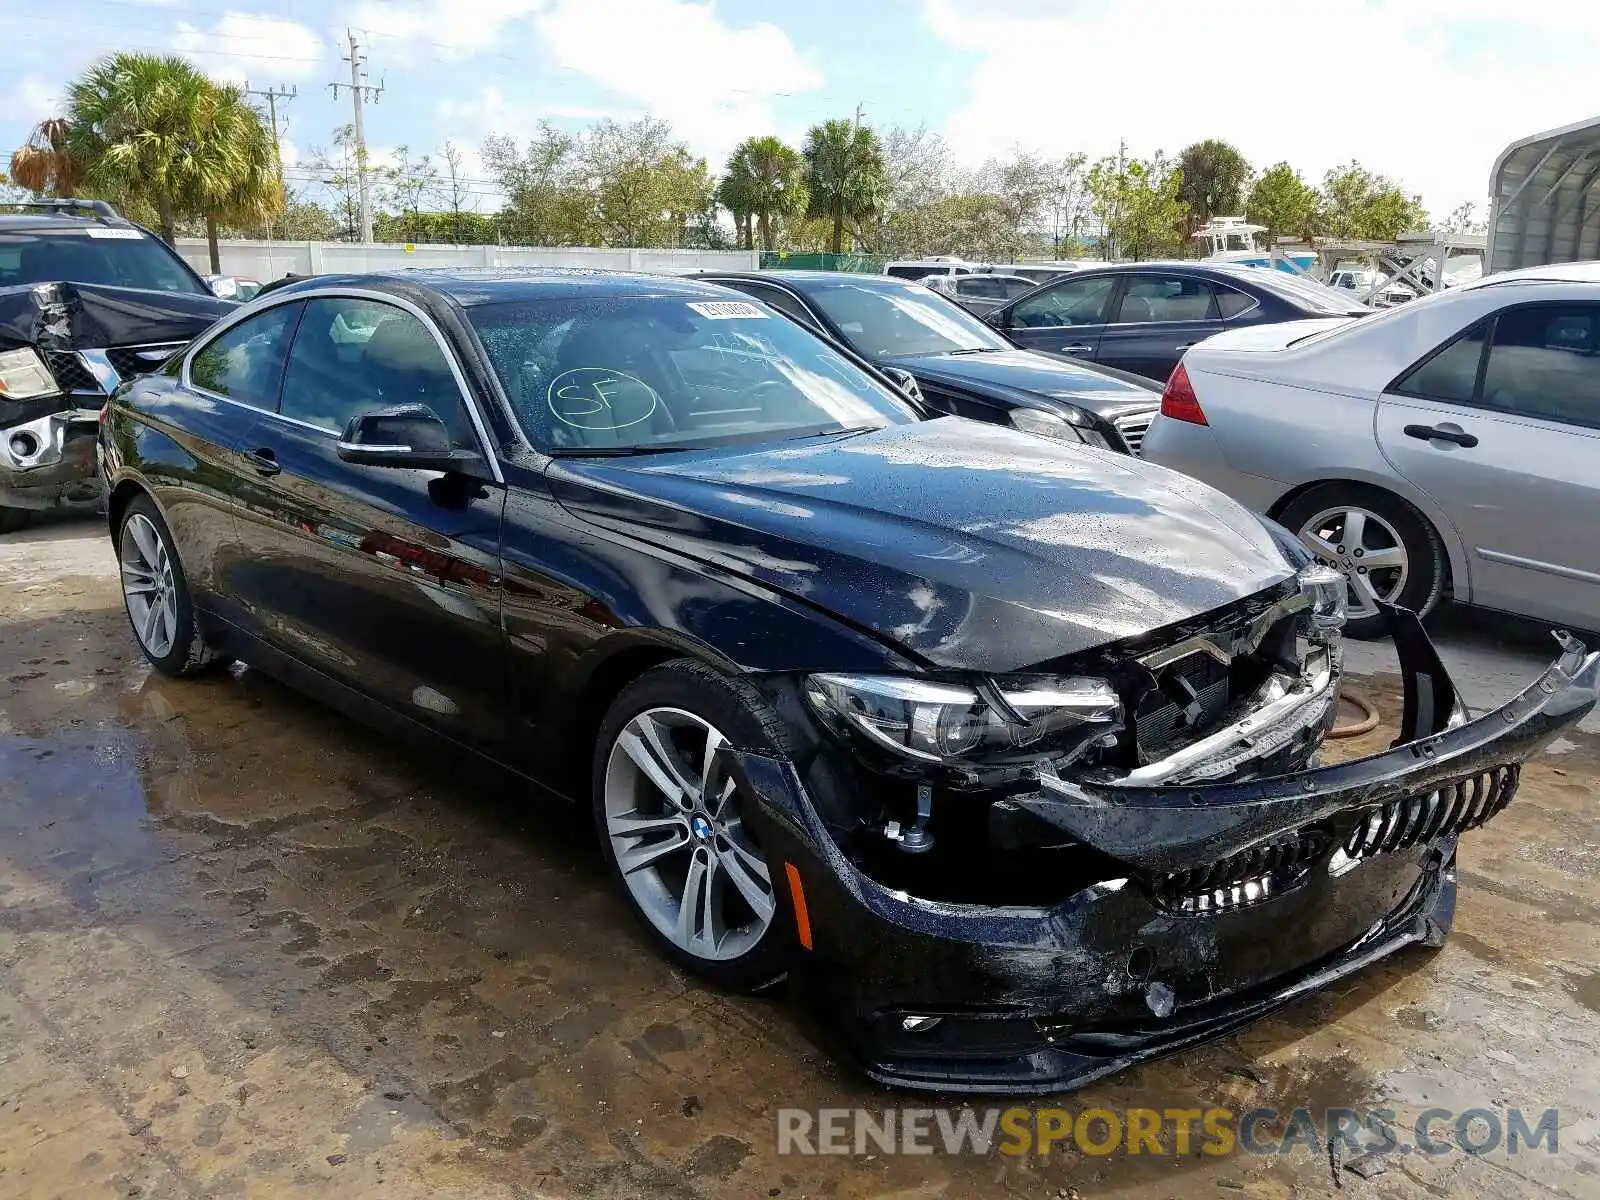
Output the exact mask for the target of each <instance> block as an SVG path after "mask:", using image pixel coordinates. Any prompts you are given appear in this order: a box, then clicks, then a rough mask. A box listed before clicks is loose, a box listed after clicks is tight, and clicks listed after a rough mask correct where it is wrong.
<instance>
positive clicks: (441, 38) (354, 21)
mask: <svg viewBox="0 0 1600 1200" xmlns="http://www.w3.org/2000/svg"><path fill="white" fill-rule="evenodd" d="M545 7H547V0H474V2H473V4H472V6H471V9H470V12H469V11H464V10H463V8H462V7H461V5H460V4H459V3H456V2H455V0H400V2H397V0H361V2H360V3H358V4H357V5H356V6H355V8H354V9H353V10H351V13H350V17H349V22H350V25H351V27H352V28H353V29H355V30H357V31H358V32H364V33H366V34H367V36H368V37H371V38H377V39H379V40H381V42H382V52H383V55H384V57H385V58H386V59H389V60H391V61H400V62H415V61H417V60H418V59H430V58H442V59H445V60H447V61H454V60H456V59H459V58H463V57H466V56H468V55H471V54H474V53H477V52H480V51H484V50H489V49H492V48H494V47H497V46H500V45H502V44H503V43H504V41H505V26H506V25H508V24H510V23H512V22H515V21H518V20H520V19H521V18H523V17H527V16H530V15H531V14H533V13H536V12H539V11H541V10H542V9H544V8H545Z"/></svg>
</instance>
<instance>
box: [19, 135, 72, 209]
mask: <svg viewBox="0 0 1600 1200" xmlns="http://www.w3.org/2000/svg"><path fill="white" fill-rule="evenodd" d="M70 128H71V127H70V125H69V124H68V123H67V121H66V120H65V118H62V117H50V118H48V119H46V120H43V121H40V122H39V124H38V125H36V126H35V127H34V130H33V133H32V134H31V135H30V136H29V138H28V141H27V143H26V144H25V145H23V146H21V147H19V148H18V149H17V151H16V153H14V154H13V155H12V156H11V181H12V182H13V183H15V184H16V185H17V186H18V187H22V188H27V189H28V190H29V191H30V192H33V193H34V194H36V195H41V196H43V195H56V196H71V195H75V194H76V193H77V190H78V181H79V179H80V178H81V177H82V175H83V170H82V164H81V163H79V162H78V160H77V159H76V158H75V157H73V154H72V151H71V150H69V149H68V148H67V134H68V131H69V129H70Z"/></svg>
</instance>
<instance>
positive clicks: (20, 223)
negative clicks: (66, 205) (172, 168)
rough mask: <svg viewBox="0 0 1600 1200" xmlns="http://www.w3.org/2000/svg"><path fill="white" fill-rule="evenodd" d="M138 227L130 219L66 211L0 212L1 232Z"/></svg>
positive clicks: (49, 231) (62, 231)
mask: <svg viewBox="0 0 1600 1200" xmlns="http://www.w3.org/2000/svg"><path fill="white" fill-rule="evenodd" d="M106 228H112V229H127V228H137V226H134V225H133V223H132V222H130V221H122V220H116V221H106V220H103V219H101V218H98V217H70V216H67V215H66V214H65V213H0V233H85V232H87V231H88V230H90V229H106Z"/></svg>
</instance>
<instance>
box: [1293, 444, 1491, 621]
mask: <svg viewBox="0 0 1600 1200" xmlns="http://www.w3.org/2000/svg"><path fill="white" fill-rule="evenodd" d="M1324 485H1333V486H1338V485H1343V486H1346V487H1362V488H1370V489H1371V490H1373V491H1377V492H1382V493H1383V494H1384V495H1386V496H1389V497H1391V498H1393V499H1395V500H1398V501H1399V502H1400V503H1402V504H1404V505H1406V506H1407V507H1408V508H1410V509H1412V510H1413V511H1414V512H1415V513H1416V514H1417V515H1418V516H1419V517H1421V518H1422V519H1423V520H1424V521H1426V522H1427V523H1428V525H1429V526H1430V527H1431V528H1432V529H1433V532H1434V534H1435V535H1436V536H1437V537H1438V538H1439V541H1440V543H1441V544H1442V545H1443V546H1444V565H1445V579H1444V588H1445V593H1446V594H1447V595H1449V596H1451V597H1452V598H1454V599H1455V600H1457V601H1459V602H1461V603H1463V604H1466V603H1470V602H1471V599H1472V574H1471V569H1470V567H1469V566H1468V563H1467V555H1466V547H1465V546H1464V545H1463V544H1462V541H1461V535H1460V533H1459V532H1457V530H1456V527H1455V525H1454V523H1452V522H1451V520H1450V518H1449V517H1448V516H1446V515H1445V513H1444V512H1443V511H1442V510H1440V509H1439V508H1438V507H1437V506H1436V505H1434V504H1433V503H1432V502H1431V501H1430V500H1429V499H1428V498H1427V497H1426V496H1422V495H1420V494H1418V493H1416V492H1413V491H1412V490H1410V489H1406V490H1403V491H1402V490H1400V489H1398V488H1395V487H1394V486H1392V482H1391V481H1388V480H1383V479H1370V478H1364V477H1362V476H1358V475H1332V476H1326V477H1323V478H1318V479H1307V480H1303V481H1302V482H1300V483H1297V484H1295V485H1294V486H1293V487H1291V488H1289V489H1288V490H1287V491H1286V492H1284V493H1283V494H1282V495H1281V496H1279V497H1278V498H1277V499H1276V500H1274V501H1273V502H1272V504H1271V506H1270V507H1268V509H1267V516H1269V517H1271V518H1272V519H1273V520H1274V521H1277V520H1280V519H1281V518H1282V516H1283V511H1284V510H1285V509H1286V508H1288V507H1289V506H1290V505H1291V504H1293V503H1294V502H1295V501H1296V500H1298V499H1300V497H1301V496H1304V495H1305V494H1306V493H1307V492H1309V491H1311V489H1313V488H1318V487H1323V486H1324ZM1289 532H1290V533H1295V534H1298V532H1299V531H1298V530H1293V529H1291V530H1290V531H1289Z"/></svg>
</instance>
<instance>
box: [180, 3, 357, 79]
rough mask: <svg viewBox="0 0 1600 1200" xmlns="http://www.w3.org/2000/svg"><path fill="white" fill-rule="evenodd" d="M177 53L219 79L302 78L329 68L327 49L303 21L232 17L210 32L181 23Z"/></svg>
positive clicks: (233, 14) (249, 15) (248, 15)
mask: <svg viewBox="0 0 1600 1200" xmlns="http://www.w3.org/2000/svg"><path fill="white" fill-rule="evenodd" d="M172 48H173V49H174V50H177V51H178V52H179V53H181V54H187V55H189V56H190V57H191V58H193V59H195V60H196V62H198V63H199V65H200V67H201V68H202V69H203V70H204V71H205V72H206V73H207V74H208V75H211V76H213V77H215V78H217V79H225V80H227V81H229V82H231V83H242V82H243V81H244V80H246V79H249V78H254V79H255V80H257V81H258V82H260V81H262V80H266V79H272V80H280V79H302V78H305V77H306V76H308V75H310V74H312V73H313V72H316V71H320V70H322V69H323V66H322V60H323V59H324V58H325V57H326V55H327V47H326V46H324V45H323V42H322V39H321V38H320V37H318V36H317V35H316V34H315V33H314V32H312V31H311V30H310V29H309V28H307V27H306V26H304V25H301V24H300V23H299V22H297V21H288V20H284V19H283V18H281V17H266V16H258V15H256V14H254V13H241V12H230V13H228V14H227V15H226V16H224V17H222V18H221V19H220V20H219V21H217V22H216V23H215V24H214V25H212V26H211V28H210V29H200V28H197V27H196V26H194V25H190V24H189V23H188V22H186V21H179V22H178V27H177V32H176V33H175V34H174V35H173V38H172Z"/></svg>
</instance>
